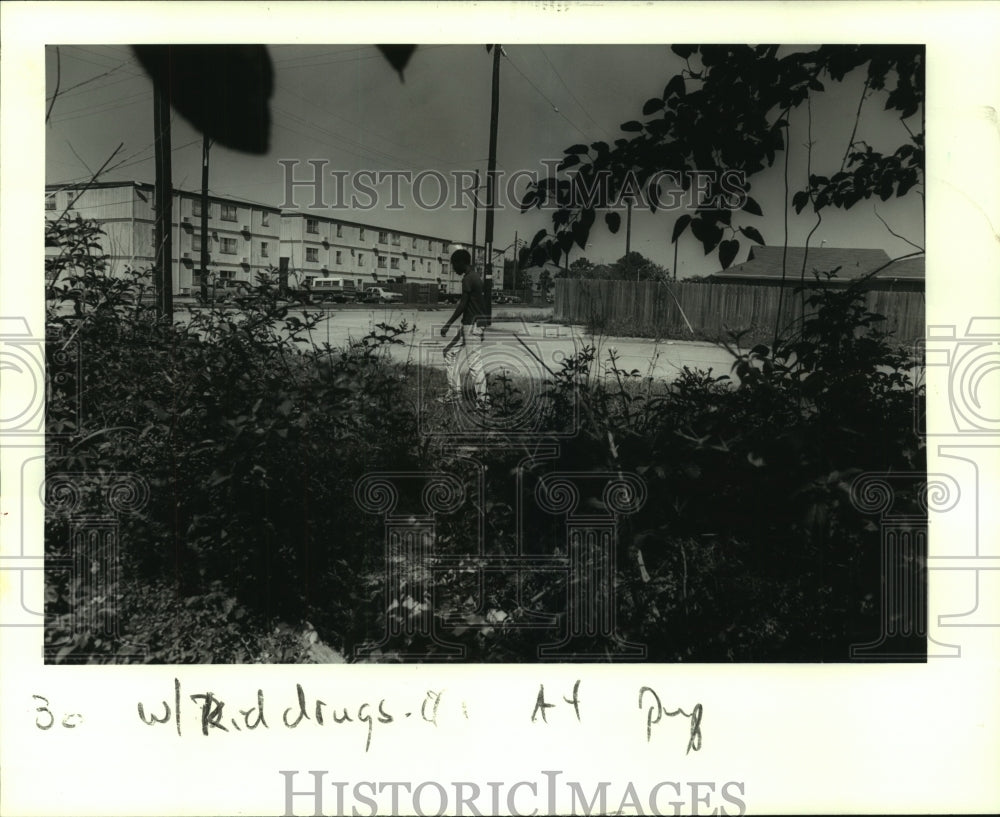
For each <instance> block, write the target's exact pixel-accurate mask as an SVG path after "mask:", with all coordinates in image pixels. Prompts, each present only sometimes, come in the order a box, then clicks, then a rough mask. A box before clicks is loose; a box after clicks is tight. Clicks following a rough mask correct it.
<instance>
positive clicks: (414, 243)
mask: <svg viewBox="0 0 1000 817" xmlns="http://www.w3.org/2000/svg"><path fill="white" fill-rule="evenodd" d="M413 249H417V239H415V238H414V239H413Z"/></svg>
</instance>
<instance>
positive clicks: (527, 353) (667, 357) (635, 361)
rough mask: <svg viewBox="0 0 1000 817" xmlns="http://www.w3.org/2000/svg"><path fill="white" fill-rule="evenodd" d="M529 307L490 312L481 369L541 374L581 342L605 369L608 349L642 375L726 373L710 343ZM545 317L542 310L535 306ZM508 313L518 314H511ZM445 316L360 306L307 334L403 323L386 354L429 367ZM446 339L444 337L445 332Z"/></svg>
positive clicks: (441, 311) (329, 335) (330, 338)
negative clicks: (611, 329) (592, 329)
mask: <svg viewBox="0 0 1000 817" xmlns="http://www.w3.org/2000/svg"><path fill="white" fill-rule="evenodd" d="M532 311H535V310H531V309H530V308H524V307H516V306H512V307H502V308H499V309H497V310H496V311H495V312H494V318H495V322H494V324H493V326H492V327H491V328H490V329H489V330H487V334H486V345H485V347H484V349H483V356H484V362H485V365H486V367H487V369H488V370H489V369H493V370H497V369H500V368H506V369H507V370H508V371H510V372H511V373H513V374H522V375H525V374H526V375H532V376H544V369H543V368H542V367H543V365H544V366H545V367H548V368H553V369H555V368H558V366H559V361H560V360H561V359H563V358H564V357H565V356H567V355H572V354H573V353H574V352H575V351H577V350H578V349H582V348H583V347H584V346H587V345H592V346H594V347H595V348H596V349H597V351H598V359H599V360H600V361H601V369H602V371H604V370H606V369H607V366H608V364H609V362H610V355H611V353H612V351H613V352H614V353H615V355H616V356H617V363H616V365H617V366H618V368H620V369H625V370H627V371H631V370H633V369H638V370H639V372H640V373H641V374H643V375H652V376H654V377H658V378H661V377H662V378H665V379H668V380H669V379H672V378H673V377H675V376H676V375H677V373H678V372H680V370H681V369H682V368H683V367H684V366H689V367H691V368H700V369H709V368H711V369H712V370H713V371H714V372H716V373H717V374H728V373H729V368H730V366H731V364H732V358H731V357H730V355H729V354H728V353H727V352H726V351H725V350H724V349H720V348H719V347H717V346H715V345H714V344H711V343H703V342H695V341H691V342H688V341H676V340H668V341H659V342H657V341H653V340H649V339H644V338H627V337H616V336H607V335H605V336H598V337H593V336H591V335H589V334H588V333H587V332H586V330H585V329H584V327H582V326H564V325H562V324H554V323H547V322H544V321H541V320H532V318H531V312H532ZM537 311H538V313H539V315H544V316H545V317H546V318H547V317H548V314H549V312H548V310H537ZM512 315H518V316H520V317H517V318H512V317H511V316H512ZM450 316H451V309H449V308H444V307H439V308H437V309H433V308H430V309H427V308H421V309H416V308H412V307H409V308H403V307H390V306H385V307H381V306H373V307H369V308H364V309H357V308H355V309H332V310H330V311H329V312H328V313H327V317H326V318H325V319H323V320H322V321H321V322H320V324H319V325H318V326H317V327H316V329H315V330H314V331H313V333H312V339H313V341H314V342H315V343H317V344H319V345H322V344H324V343H329V344H330V345H331V346H341V345H344V344H345V343H347V342H348V341H349V340H350V339H352V338H353V339H359V338H361V337H363V336H365V335H367V334H368V333H369V332H371V331H373V330H374V329H375V328H376V327H377V325H378V324H379V323H386V324H390V325H393V326H398V325H400V324H401V323H402V322H404V321H405V323H406V325H407V327H409V328H411V329H413V330H414V331H413V332H412V334H409V335H407V336H406V338H407V343H406V344H405V345H402V346H393V347H391V349H392V355H393V357H394V358H396V359H398V360H411V361H413V362H417V363H421V364H422V365H429V366H443V365H444V362H443V359H442V356H441V352H442V350H443V348H444V345H445V344H446V343H447V340H446V339H444V338H442V337H441V336H440V334H439V332H440V329H441V326H442V325H443V324H444V322H445V321H446V320H447V319H448V318H449V317H450ZM454 331H455V328H454V326H453V327H452V329H451V332H454ZM449 337H450V335H449Z"/></svg>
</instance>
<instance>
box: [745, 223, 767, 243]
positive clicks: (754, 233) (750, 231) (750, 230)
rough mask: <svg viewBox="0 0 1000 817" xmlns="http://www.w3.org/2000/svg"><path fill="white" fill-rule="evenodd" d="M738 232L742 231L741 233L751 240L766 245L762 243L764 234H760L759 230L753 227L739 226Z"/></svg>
mask: <svg viewBox="0 0 1000 817" xmlns="http://www.w3.org/2000/svg"><path fill="white" fill-rule="evenodd" d="M740 232H741V233H743V235H745V236H746V237H747V238H749V239H750V240H751V241H756V242H757V243H758V244H760V245H761V246H762V247H765V246H767V245H766V244H765V243H764V236H762V235H761V234H760V231H758V230H757V229H756V228H755V227H740Z"/></svg>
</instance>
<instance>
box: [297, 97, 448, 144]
mask: <svg viewBox="0 0 1000 817" xmlns="http://www.w3.org/2000/svg"><path fill="white" fill-rule="evenodd" d="M282 89H283V91H284V92H285V93H289V94H291V95H292V96H294V97H297V98H298V99H301V100H302V101H303V102H305V103H307V104H309V105H314V104H315V100H312V99H309V98H307V97H305V96H303V95H302V94H300V93H298V92H297V91H294V90H292V89H291V88H289V87H287V86H284V85H283V86H282ZM327 116H329V117H332V118H333V119H339V120H341V121H342V122H345V123H347V124H348V125H350V126H351V127H352V128H357V129H358V130H361V131H364V132H365V133H370V134H371V135H372V136H374V137H376V138H377V139H381V140H382V141H384V142H388V143H389V144H390V145H395V146H396V147H401V148H407V147H409V146H408V145H404V144H402V143H401V142H396V141H395V140H393V139H390V138H389V137H387V136H382V135H381V134H379V133H377V132H376V131H373V130H372V129H371V128H366V127H365V126H364V125H361V124H359V123H358V122H355V121H353V120H351V119H348V118H347V117H346V116H341V115H340V114H334V113H329V112H327ZM341 138H343V139H348V138H349V137H346V136H344V137H341ZM351 141H353V142H354V144H356V145H359V146H361V147H363V145H361V143H360V142H357V141H356V140H351ZM417 153H418V154H419V155H421V156H424V157H426V158H428V159H431V160H433V161H435V162H439V163H442V164H446V163H447V160H446V159H443V158H441V157H440V156H434V155H432V154H430V153H425V152H423V151H417Z"/></svg>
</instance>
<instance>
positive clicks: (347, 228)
mask: <svg viewBox="0 0 1000 817" xmlns="http://www.w3.org/2000/svg"><path fill="white" fill-rule="evenodd" d="M153 202H154V198H153V185H151V184H147V183H144V182H137V181H128V182H97V183H94V184H91V185H86V186H84V185H75V186H74V185H58V184H55V185H46V188H45V217H46V218H47V219H52V218H58V217H59V216H60V215H62V214H63V213H64V212H66V210H67V208H69V211H68V214H69V215H70V216H71V217H73V216H76V215H80V216H82V217H84V218H87V219H92V220H94V221H97V222H99V223H100V225H101V227H102V229H103V230H104V233H105V234H104V235H103V236H102V237H101V239H100V244H101V251H102V252H103V253H104V254H105V255H107V256H108V261H109V273H110V274H112V275H121V274H123V273H124V272H125V270H126V269H138V270H142V269H147V268H149V267H151V266H152V265H153V262H154V260H155V253H154V240H155V238H154V229H155V225H154V207H153ZM70 205H72V206H71V207H70ZM172 209H173V212H172V213H171V226H170V229H171V237H172V244H173V247H172V281H173V291H174V294H175V295H189V294H195V293H196V292H197V290H198V289H199V287H200V286H201V194H200V193H195V192H191V191H187V190H175V191H174V199H173V208H172ZM208 245H209V246H208V251H209V266H208V269H209V283H210V284H211V285H213V286H214V287H215V288H216V289H219V288H223V289H225V288H233V287H237V286H239V285H240V284H241V283H253V282H255V281H256V279H257V274H258V273H274V272H275V271H277V270H279V269H281V267H282V262H284V264H285V265H286V266H287V269H288V280H289V283H290V285H291V286H293V287H304V286H307V285H308V283H307V282H308V281H309V280H311V279H313V278H318V277H327V276H332V275H343V276H345V277H350V278H353V279H354V281H355V285H356V286H357V287H358V288H359V289H361V288H363V287H364V286H365V285H373V284H389V283H417V284H437V285H444V286H445V287H446V288H447V289H448V290H449V291H453V290H454V289H455V287H456V286H457V285H458V276H456V275H455V273H454V272H453V270H452V269H451V261H450V251H451V249H452V248H454V246H456V244H455V242H453V241H452V240H451V239H448V238H442V237H440V236H431V235H426V234H424V233H417V232H412V231H408V230H399V229H390V228H388V227H385V226H382V225H376V224H371V223H367V222H361V221H351V220H347V219H343V218H334V217H331V216H326V215H320V214H317V213H309V212H307V213H303V212H298V211H287V210H286V211H282V210H280V209H279V208H277V207H272V206H270V205H266V204H261V203H259V202H252V201H245V200H241V199H235V198H229V197H222V196H214V195H213V196H209V199H208ZM462 246H467V245H464V244H463V245H462ZM285 259H287V260H285ZM476 262H477V264H478V265H479V266H480V267H481V266H482V262H483V248H482V247H477V252H476Z"/></svg>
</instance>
